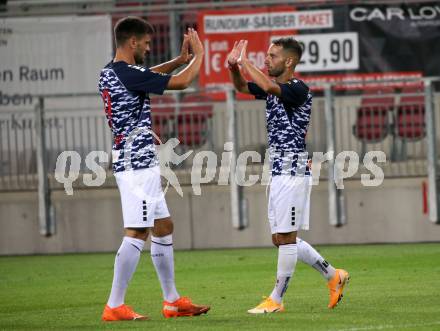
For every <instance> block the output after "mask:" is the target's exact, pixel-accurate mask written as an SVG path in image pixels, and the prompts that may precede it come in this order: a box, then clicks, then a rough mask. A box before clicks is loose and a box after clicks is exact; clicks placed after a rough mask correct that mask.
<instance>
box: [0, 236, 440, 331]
mask: <svg viewBox="0 0 440 331" xmlns="http://www.w3.org/2000/svg"><path fill="white" fill-rule="evenodd" d="M318 249H319V251H320V252H321V254H323V256H324V257H325V258H326V259H327V260H328V261H330V263H332V264H333V265H335V266H337V267H343V268H345V269H347V270H348V271H349V272H350V274H351V281H350V284H349V285H348V286H347V288H346V291H345V296H344V299H343V300H342V302H341V303H340V304H339V306H338V307H337V308H336V309H334V310H329V309H327V300H328V292H327V287H326V283H325V281H324V280H323V278H321V276H320V275H319V274H318V273H317V272H316V271H315V270H313V269H312V268H310V267H309V266H306V265H304V264H302V263H300V262H299V263H298V264H297V268H296V272H295V275H294V278H293V281H292V282H291V284H290V286H289V289H288V291H287V294H286V296H285V300H284V302H285V306H286V312H284V313H279V314H272V315H258V316H255V315H249V314H247V313H246V310H247V309H249V308H251V307H252V306H254V305H256V304H257V303H258V302H259V301H260V300H261V298H262V296H263V295H269V294H270V291H271V290H272V286H273V284H274V279H275V278H274V276H275V272H276V270H275V268H276V256H277V251H276V249H234V250H206V251H178V252H176V253H175V259H176V281H177V287H178V290H179V292H180V293H181V294H182V295H189V296H191V297H192V298H193V300H194V301H195V302H200V303H207V304H210V305H211V307H212V308H211V311H210V312H209V313H208V314H207V315H203V316H201V317H190V318H179V319H172V320H165V319H164V318H163V317H162V315H161V313H160V309H161V302H162V299H161V292H160V287H159V283H158V280H157V278H156V274H155V272H154V269H153V267H152V264H151V260H150V258H149V254H148V252H144V253H143V254H142V257H141V261H140V264H139V267H138V270H137V272H136V273H135V276H134V278H133V280H132V282H131V285H130V287H129V290H128V294H127V298H126V302H127V303H128V304H130V305H132V306H133V307H134V308H135V309H136V311H138V312H140V313H146V314H148V315H149V316H150V318H151V320H150V321H142V322H140V321H138V322H136V321H130V322H112V323H103V322H101V321H100V315H101V312H102V309H103V307H104V304H105V302H106V299H107V296H108V293H109V290H110V285H111V280H112V273H113V259H114V254H75V255H73V254H72V255H58V256H25V257H1V258H0V330H101V329H104V330H146V329H150V330H160V331H161V330H234V331H239V330H277V331H278V330H300V331H304V330H317V331H319V330H335V331H336V330H346V331H364V330H365V331H367V330H405V331H407V330H417V331H422V330H440V244H405V245H362V246H321V247H318Z"/></svg>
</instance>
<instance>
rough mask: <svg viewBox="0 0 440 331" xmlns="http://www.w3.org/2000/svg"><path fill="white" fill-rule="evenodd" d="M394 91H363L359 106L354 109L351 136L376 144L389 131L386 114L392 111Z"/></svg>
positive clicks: (386, 88)
mask: <svg viewBox="0 0 440 331" xmlns="http://www.w3.org/2000/svg"><path fill="white" fill-rule="evenodd" d="M391 93H394V89H393V88H390V87H379V88H368V89H365V90H364V91H363V97H362V99H361V106H360V107H359V108H357V109H356V123H355V125H354V126H353V134H354V135H355V137H356V138H358V139H359V140H361V141H362V142H364V143H377V142H379V141H382V140H383V139H385V137H386V136H387V135H388V133H389V131H390V124H389V115H388V112H389V111H391V110H393V109H394V96H392V95H389V94H391Z"/></svg>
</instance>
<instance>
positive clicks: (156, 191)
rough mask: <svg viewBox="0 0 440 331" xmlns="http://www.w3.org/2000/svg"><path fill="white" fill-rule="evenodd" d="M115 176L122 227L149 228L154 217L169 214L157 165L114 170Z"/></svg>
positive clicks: (163, 216) (167, 215) (152, 224)
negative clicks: (120, 206)
mask: <svg viewBox="0 0 440 331" xmlns="http://www.w3.org/2000/svg"><path fill="white" fill-rule="evenodd" d="M115 178H116V183H117V184H118V188H119V192H120V194H121V204H122V216H123V219H124V228H151V227H153V226H154V220H155V219H158V218H165V217H169V216H170V212H169V211H168V207H167V203H166V201H165V194H164V193H163V191H162V185H161V180H160V167H159V166H157V167H153V168H146V169H137V170H130V171H121V172H116V173H115Z"/></svg>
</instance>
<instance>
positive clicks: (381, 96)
mask: <svg viewBox="0 0 440 331" xmlns="http://www.w3.org/2000/svg"><path fill="white" fill-rule="evenodd" d="M393 93H394V88H392V87H389V86H381V87H374V88H372V87H370V88H366V89H365V90H364V91H363V95H364V96H363V97H362V99H361V105H362V106H366V105H369V106H373V105H374V106H384V107H388V108H389V110H392V109H393V107H394V96H393V95H392V94H393Z"/></svg>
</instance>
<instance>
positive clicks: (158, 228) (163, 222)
mask: <svg viewBox="0 0 440 331" xmlns="http://www.w3.org/2000/svg"><path fill="white" fill-rule="evenodd" d="M173 231H174V224H173V221H172V220H171V219H170V218H169V217H168V218H165V219H159V220H155V221H154V227H153V229H152V233H153V236H155V237H164V236H168V235H170V234H172V233H173Z"/></svg>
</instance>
